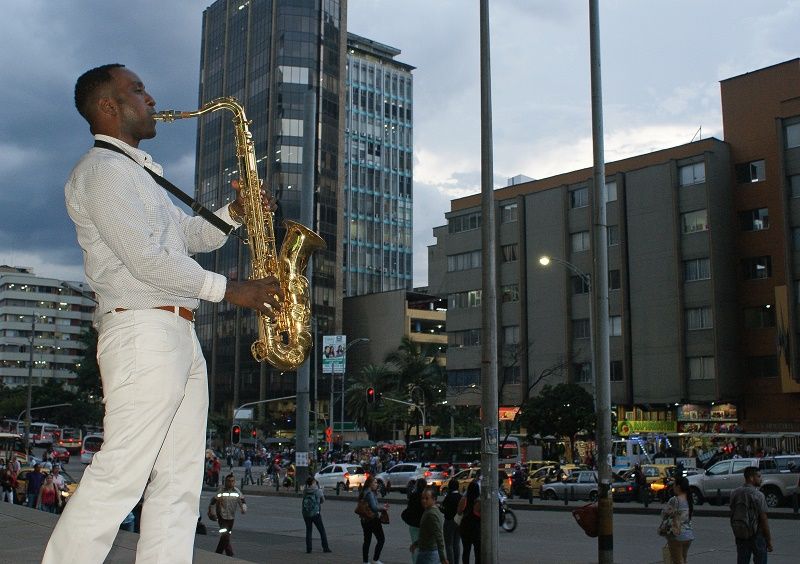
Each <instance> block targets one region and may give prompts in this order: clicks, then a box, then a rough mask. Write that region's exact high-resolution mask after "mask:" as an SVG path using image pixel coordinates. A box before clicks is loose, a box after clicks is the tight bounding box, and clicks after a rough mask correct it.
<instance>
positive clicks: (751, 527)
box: [731, 466, 772, 564]
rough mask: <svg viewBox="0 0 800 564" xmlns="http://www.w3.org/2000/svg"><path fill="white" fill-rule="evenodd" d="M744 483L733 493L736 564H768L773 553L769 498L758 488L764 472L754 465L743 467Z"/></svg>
mask: <svg viewBox="0 0 800 564" xmlns="http://www.w3.org/2000/svg"><path fill="white" fill-rule="evenodd" d="M744 481H745V483H744V485H743V486H741V487H739V488H736V489H735V490H733V493H732V494H731V529H732V530H733V536H734V537H735V538H736V558H737V560H736V562H737V564H749V563H750V558H751V557H752V559H753V563H754V564H767V554H768V553H769V552H772V534H771V533H770V530H769V521H768V519H767V500H766V499H765V498H764V494H763V493H761V491H760V490H759V489H758V488H760V487H761V472H759V471H758V468H756V467H755V466H749V467H747V468H745V469H744Z"/></svg>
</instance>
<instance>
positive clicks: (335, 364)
mask: <svg viewBox="0 0 800 564" xmlns="http://www.w3.org/2000/svg"><path fill="white" fill-rule="evenodd" d="M346 349H347V336H346V335H323V336H322V373H323V374H344V368H345V350H346Z"/></svg>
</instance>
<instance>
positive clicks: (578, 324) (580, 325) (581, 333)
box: [572, 318, 592, 339]
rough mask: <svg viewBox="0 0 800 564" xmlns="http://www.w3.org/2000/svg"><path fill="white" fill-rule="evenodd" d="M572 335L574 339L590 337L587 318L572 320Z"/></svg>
mask: <svg viewBox="0 0 800 564" xmlns="http://www.w3.org/2000/svg"><path fill="white" fill-rule="evenodd" d="M572 336H573V337H574V338H575V339H590V338H591V337H592V328H591V323H590V322H589V319H588V318H584V319H573V320H572Z"/></svg>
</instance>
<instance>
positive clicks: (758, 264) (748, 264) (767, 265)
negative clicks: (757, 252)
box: [742, 256, 772, 280]
mask: <svg viewBox="0 0 800 564" xmlns="http://www.w3.org/2000/svg"><path fill="white" fill-rule="evenodd" d="M742 276H743V277H744V279H745V280H758V279H761V278H769V277H771V276H772V257H771V256H763V257H750V258H746V259H742Z"/></svg>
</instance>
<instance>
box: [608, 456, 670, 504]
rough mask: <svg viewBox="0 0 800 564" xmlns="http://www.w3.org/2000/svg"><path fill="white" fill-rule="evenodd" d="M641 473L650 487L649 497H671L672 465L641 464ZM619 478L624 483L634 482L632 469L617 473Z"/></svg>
mask: <svg viewBox="0 0 800 564" xmlns="http://www.w3.org/2000/svg"><path fill="white" fill-rule="evenodd" d="M641 468H642V473H643V474H644V477H645V479H646V480H647V485H649V486H650V495H651V497H656V498H659V499H660V498H662V497H664V496H665V495H666V496H667V498H669V496H670V495H671V493H670V491H669V489H670V487H671V485H672V481H673V479H674V477H675V465H674V464H642V465H641ZM619 477H620V479H621V480H622V481H625V482H634V481H635V480H634V478H633V468H627V469H625V470H623V471H622V472H620V473H619Z"/></svg>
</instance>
